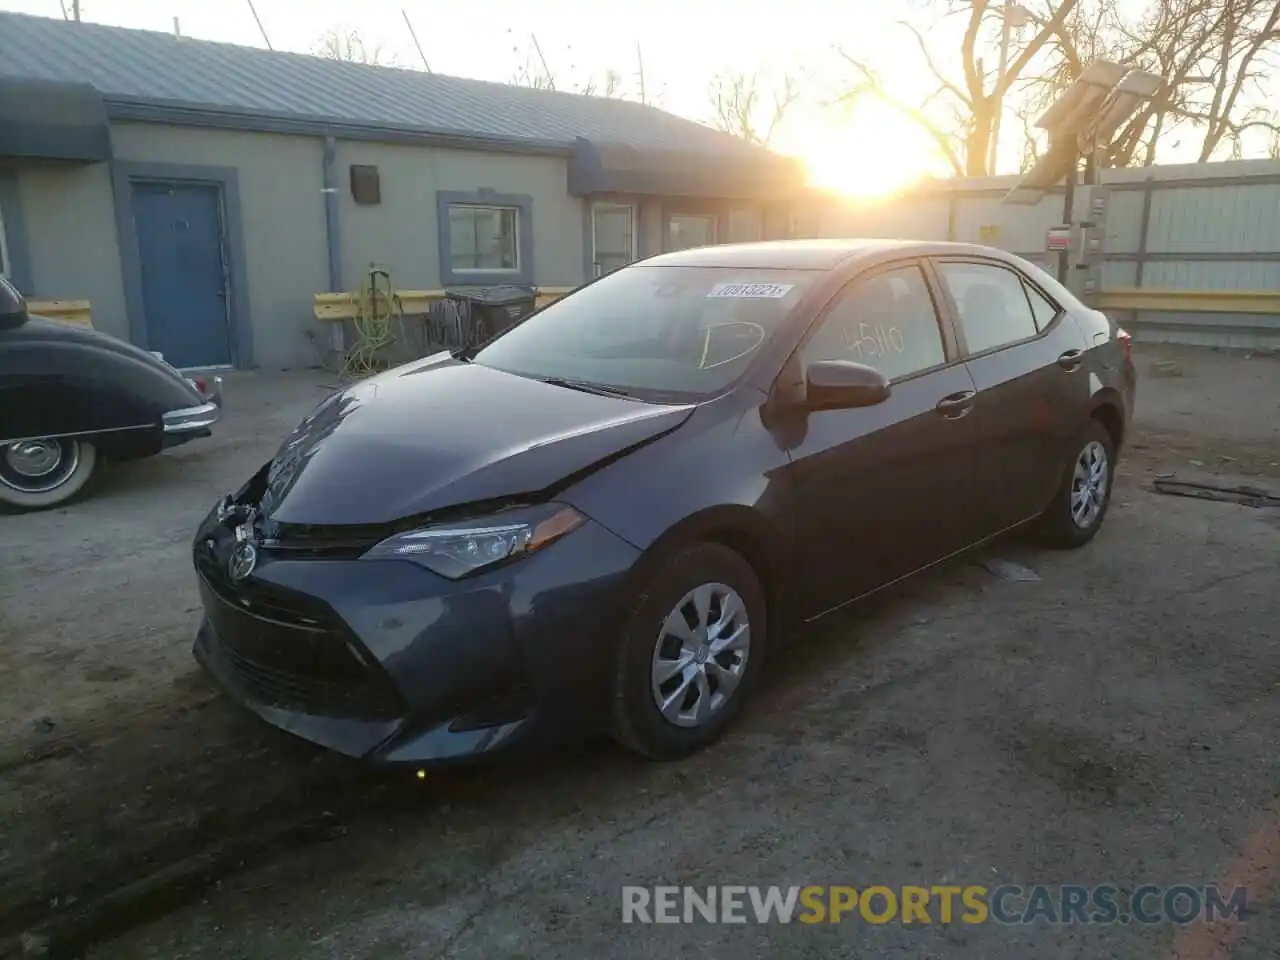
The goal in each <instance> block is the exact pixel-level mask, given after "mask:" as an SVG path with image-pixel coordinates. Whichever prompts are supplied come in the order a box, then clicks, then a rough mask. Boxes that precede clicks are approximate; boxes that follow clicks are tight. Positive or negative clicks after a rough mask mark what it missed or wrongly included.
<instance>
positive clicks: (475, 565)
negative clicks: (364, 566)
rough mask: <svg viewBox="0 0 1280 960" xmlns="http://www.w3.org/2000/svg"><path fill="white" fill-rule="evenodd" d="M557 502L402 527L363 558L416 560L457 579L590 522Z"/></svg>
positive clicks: (549, 542) (515, 555)
mask: <svg viewBox="0 0 1280 960" xmlns="http://www.w3.org/2000/svg"><path fill="white" fill-rule="evenodd" d="M553 508H554V509H553V511H552V512H551V513H550V515H548V516H545V517H543V518H541V519H530V520H527V521H513V522H510V523H498V522H495V521H496V520H497V518H493V519H492V520H490V521H484V520H478V521H476V522H475V523H473V524H471V523H468V524H454V525H450V526H447V527H445V526H440V527H424V528H423V529H421V530H410V531H409V532H407V533H398V534H396V535H395V536H394V537H388V538H387V539H386V540H383V541H382V542H381V543H379V544H377V545H376V546H374V547H373V548H371V549H370V550H369V552H368V553H366V554H365V555H364V558H363V559H365V560H412V561H413V562H414V563H418V564H421V565H422V566H424V567H426V568H427V569H428V570H430V571H432V572H433V573H438V574H440V576H442V577H448V578H449V579H450V580H457V579H458V578H459V577H465V576H466V575H467V574H469V573H475V572H476V571H478V570H483V569H485V568H486V567H491V566H493V565H494V564H498V563H502V562H503V561H506V560H511V559H513V558H515V557H520V556H524V555H525V554H529V553H533V552H535V551H537V550H541V549H542V548H543V547H546V546H548V545H550V544H552V543H554V542H555V541H557V540H559V539H560V538H561V537H563V536H565V535H566V534H568V533H572V532H573V531H574V530H576V529H577V528H578V527H580V526H581V525H582V524H583V523H584V522H585V518H584V517H583V516H582V514H580V513H578V511H576V510H574V509H573V508H572V507H565V506H562V505H560V504H554V505H553Z"/></svg>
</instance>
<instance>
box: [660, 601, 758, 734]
mask: <svg viewBox="0 0 1280 960" xmlns="http://www.w3.org/2000/svg"><path fill="white" fill-rule="evenodd" d="M750 654H751V623H750V620H749V618H748V616H747V605H746V603H744V602H743V599H742V597H741V596H739V595H738V593H737V591H736V590H734V589H733V588H732V587H728V586H726V585H725V584H723V583H704V584H702V585H701V586H698V587H695V588H694V589H692V590H690V591H689V592H688V593H686V594H685V595H684V597H683V598H681V600H680V602H679V603H677V604H676V605H675V607H674V608H673V609H672V610H671V612H670V613H668V614H667V617H666V619H665V620H664V621H663V623H662V628H661V629H660V630H659V632H658V639H657V642H656V643H655V645H654V648H653V662H652V667H651V689H652V692H653V702H654V704H655V705H656V706H657V708H658V711H659V712H660V713H661V714H662V716H663V718H664V719H665V720H666V721H667V722H668V723H671V724H673V725H675V726H677V727H698V726H702V725H703V724H704V723H706V722H707V721H708V720H709V719H710V718H711V717H713V716H715V715H716V714H718V713H719V712H720V711H721V710H723V709H724V707H725V705H726V704H727V703H728V702H729V700H730V699H731V698H732V697H733V695H734V692H735V691H736V690H737V688H738V684H739V682H740V681H741V680H742V676H743V671H744V670H745V669H746V666H747V659H748V657H749V656H750Z"/></svg>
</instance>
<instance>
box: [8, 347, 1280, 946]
mask: <svg viewBox="0 0 1280 960" xmlns="http://www.w3.org/2000/svg"><path fill="white" fill-rule="evenodd" d="M1138 360H1139V367H1140V372H1141V374H1142V375H1143V376H1142V383H1141V386H1140V397H1139V418H1138V423H1137V425H1136V427H1135V430H1134V434H1133V447H1132V449H1131V451H1130V453H1129V457H1128V459H1127V461H1126V462H1125V463H1124V464H1123V465H1122V469H1121V471H1120V476H1119V480H1118V482H1117V487H1116V495H1115V496H1116V499H1115V503H1114V505H1113V509H1112V513H1111V514H1110V517H1109V519H1108V525H1107V527H1106V529H1105V530H1104V531H1103V532H1102V534H1101V535H1100V536H1099V537H1098V539H1097V540H1096V541H1095V543H1094V544H1093V545H1092V546H1091V547H1090V548H1088V549H1086V550H1083V551H1078V552H1072V553H1049V552H1044V551H1041V550H1040V549H1039V548H1037V547H1035V546H1033V545H1031V544H1029V543H1025V542H1022V541H1019V540H1013V541H1010V542H1007V543H1001V544H999V545H998V546H997V547H996V548H995V549H994V553H995V554H997V555H999V556H1002V557H1005V558H1009V559H1015V560H1018V561H1020V562H1022V563H1024V564H1027V565H1028V566H1030V567H1032V568H1033V569H1034V570H1036V571H1037V572H1038V573H1039V575H1040V577H1041V579H1040V581H1039V582H1035V583H1015V582H1007V581H1003V580H999V579H997V578H995V577H994V576H992V575H991V574H989V573H987V572H986V571H985V570H983V569H981V568H980V567H978V566H976V565H975V564H973V563H972V562H965V563H960V564H953V565H951V566H950V567H947V568H945V569H942V570H939V571H937V572H935V573H933V574H930V575H929V576H927V577H924V578H921V579H919V580H918V581H916V582H915V583H912V584H908V585H904V586H903V587H902V588H900V589H898V590H896V591H895V592H894V593H893V594H892V595H890V596H886V597H884V598H882V599H880V600H878V601H877V602H875V603H874V604H870V605H866V606H864V607H863V608H862V609H860V610H858V611H856V612H855V613H854V614H852V615H850V616H848V617H845V618H844V619H842V620H841V621H840V622H838V623H833V624H830V625H829V626H828V627H827V628H826V629H824V630H823V631H822V633H821V634H819V635H817V636H815V637H813V638H812V639H809V640H808V641H806V642H805V643H803V644H802V645H799V646H797V647H795V648H793V649H792V650H791V651H790V652H788V653H787V654H786V656H785V657H784V658H782V659H780V660H779V661H778V662H777V664H776V665H775V669H774V670H773V671H772V673H771V676H770V677H769V679H768V682H767V683H766V684H765V685H764V686H763V687H762V688H761V689H760V691H759V694H758V699H757V700H756V702H755V703H754V704H753V709H752V710H750V711H749V713H748V715H747V716H746V717H745V718H744V723H743V724H742V725H741V727H740V728H739V729H738V730H737V731H736V732H735V733H733V734H732V735H731V736H730V737H728V738H727V739H726V740H725V741H724V742H723V743H722V744H721V745H720V746H719V747H717V748H716V749H715V750H713V751H711V752H709V753H707V754H704V755H702V756H699V757H696V758H693V759H691V760H689V761H687V762H685V763H682V764H679V765H650V764H644V763H640V762H637V761H634V760H632V759H631V758H629V757H627V756H625V755H623V754H622V753H620V752H619V751H617V750H615V749H613V748H611V747H609V746H607V745H599V746H592V747H589V748H586V749H584V750H581V751H577V752H572V753H565V754H563V755H559V756H556V757H553V758H550V759H544V760H542V761H540V762H538V763H536V764H511V765H505V766H501V767H493V768H483V769H478V770H470V771H458V772H451V773H448V774H433V775H431V776H430V777H429V778H428V779H427V780H426V781H425V782H423V783H421V784H418V783H413V784H410V785H404V784H399V783H396V784H390V785H389V784H385V783H382V782H377V783H373V782H365V781H364V780H360V779H355V780H353V779H352V777H353V774H352V771H351V770H350V768H349V767H348V766H347V765H345V764H344V763H341V762H339V761H337V760H335V759H334V758H331V757H327V756H323V755H317V754H315V753H314V752H313V751H311V750H309V749H306V748H304V747H302V746H300V745H298V744H296V743H294V742H292V741H288V740H287V739H286V738H284V737H282V736H278V735H276V734H274V733H273V732H272V731H270V730H266V729H263V728H262V727H261V726H260V725H259V724H257V723H255V722H253V721H252V720H250V719H248V718H246V717H244V716H242V715H241V714H240V713H239V712H238V711H236V710H234V709H232V708H230V707H229V706H228V705H227V704H225V703H224V702H223V701H222V700H221V699H219V698H217V697H215V696H214V695H213V694H212V692H211V691H210V689H209V687H208V685H207V684H206V683H204V681H203V680H202V679H201V678H200V676H199V674H198V673H196V672H195V670H194V667H193V663H192V661H191V658H190V652H189V648H190V639H191V633H192V630H193V628H194V623H195V616H196V613H195V611H196V609H197V597H196V591H195V588H194V584H193V582H192V577H191V574H190V568H189V562H188V560H187V549H188V547H187V543H188V539H189V537H190V534H191V532H192V529H193V527H194V524H195V522H196V521H197V520H198V518H199V516H200V515H201V514H202V512H203V511H204V510H205V509H207V507H208V506H209V504H210V503H211V502H212V501H213V499H214V498H215V497H216V496H217V495H218V494H220V493H221V492H223V491H225V490H227V489H230V488H232V487H234V486H236V485H238V483H239V482H240V481H241V480H242V479H243V478H244V477H245V476H247V475H248V473H249V472H250V471H251V470H252V469H253V468H254V467H256V466H257V465H258V464H259V463H260V462H261V461H262V460H264V459H265V458H266V457H268V456H269V455H270V454H271V452H272V451H273V450H274V448H275V446H276V445H277V444H278V443H279V440H280V438H281V437H282V436H283V435H284V433H285V432H286V431H287V429H288V428H289V427H290V426H291V425H292V424H293V423H294V422H295V421H296V420H297V419H298V418H299V417H300V416H301V415H302V414H303V413H304V412H305V410H306V409H307V408H309V407H310V406H311V405H312V404H313V403H314V402H316V401H317V400H318V399H319V398H320V397H321V396H322V395H323V389H324V388H325V387H326V385H327V384H328V380H327V378H325V377H324V376H323V375H320V374H318V373H296V374H287V375H280V374H274V375H270V376H265V375H264V376H258V375H241V376H237V377H235V378H233V380H232V382H231V383H230V384H229V386H228V397H229V399H228V404H229V408H228V415H227V420H226V422H225V423H224V424H223V426H222V428H221V429H220V430H219V433H218V436H217V437H216V438H214V439H213V440H212V441H204V442H201V443H194V444H191V445H190V446H188V447H186V448H183V449H181V450H177V451H173V452H171V453H169V454H166V455H164V456H162V457H159V458H156V459H154V460H150V461H144V462H142V463H138V464H134V465H130V466H128V467H127V468H123V469H121V470H119V471H117V472H116V473H115V474H114V475H112V476H111V478H110V481H109V483H107V484H105V485H104V487H103V489H102V490H100V491H99V493H98V495H97V496H96V497H95V498H93V499H91V500H87V501H85V502H83V503H81V504H78V505H76V506H75V507H74V508H69V509H66V510H59V511H53V512H50V513H45V514H40V515H29V516H21V517H4V518H0V558H3V559H2V560H0V638H3V639H2V642H0V677H2V678H3V679H2V680H0V684H2V689H3V696H2V697H0V718H2V719H3V722H2V723H0V932H3V933H12V932H15V931H17V930H20V929H25V926H26V925H29V924H31V923H34V922H36V921H37V920H38V919H40V918H41V916H42V912H43V911H47V909H48V908H50V907H58V906H65V903H66V901H67V899H68V898H69V897H71V896H75V897H80V898H87V897H90V896H92V895H93V894H95V893H98V892H102V891H105V890H109V889H111V887H112V886H113V885H115V884H116V883H118V882H119V881H120V880H121V879H122V878H127V877H130V876H133V875H136V874H139V873H142V872H145V871H146V870H147V869H148V868H149V867H152V866H156V865H160V864H162V863H164V862H166V861H167V860H170V859H173V858H175V857H179V856H182V855H185V854H188V853H190V852H192V851H193V850H198V849H201V848H202V846H203V845H207V844H208V843H210V842H214V841H217V840H219V839H221V838H224V837H226V836H228V835H230V834H234V833H236V832H237V831H240V830H241V829H242V827H243V825H244V824H245V823H252V822H254V821H255V820H256V819H258V814H257V811H259V810H260V809H262V808H263V807H264V806H265V807H267V808H269V809H281V810H286V811H287V810H289V809H291V808H292V805H307V806H308V808H309V809H314V808H315V805H316V804H317V803H320V804H321V805H322V806H323V801H324V800H326V799H327V798H328V797H330V796H333V797H334V798H335V808H336V805H337V804H336V798H338V797H339V796H341V798H342V807H343V809H342V811H341V813H339V814H338V815H336V816H335V817H334V818H333V823H332V825H331V827H330V828H329V829H324V830H320V831H312V832H310V833H309V834H308V835H307V836H306V838H305V839H303V840H299V841H298V843H296V844H294V845H293V846H292V847H289V848H287V849H284V850H282V851H276V852H275V854H274V855H273V856H271V857H270V858H268V859H265V860H258V861H255V862H253V863H250V864H247V865H246V868H245V869H244V870H242V871H239V872H236V873H234V874H232V875H229V876H226V877H225V878H224V879H223V880H222V881H221V882H220V883H219V884H218V885H217V886H216V887H215V888H213V889H211V890H209V891H207V892H206V894H205V899H204V900H203V901H201V902H198V903H194V904H192V905H190V906H188V907H185V908H183V909H179V910H176V911H174V912H172V913H171V914H169V915H168V916H165V917H163V918H161V919H160V920H158V921H156V922H154V923H152V924H150V925H148V926H144V927H141V928H139V929H136V930H133V931H130V932H128V933H126V934H124V935H123V936H122V937H120V938H118V939H116V940H114V941H111V942H107V943H102V944H99V945H98V946H96V947H95V948H94V949H93V950H92V951H91V954H90V955H91V956H92V957H94V958H130V960H133V958H149V957H155V958H166V960H168V958H179V957H191V958H197V957H198V958H204V957H208V958H215V957H216V958H231V957H244V958H255V960H256V958H264V960H265V958H272V960H278V958H293V957H298V958H313V957H314V958H337V957H341V958H344V960H345V958H369V960H373V958H381V957H388V958H390V957H445V956H449V957H457V958H465V957H484V958H486V960H493V958H497V957H513V958H514V957H535V956H536V957H549V956H567V957H579V956H597V957H633V956H635V957H645V956H650V955H652V956H659V955H661V956H664V957H670V956H699V957H718V956H726V957H728V956H733V957H742V956H769V957H775V956H791V955H795V956H801V955H804V956H806V957H807V956H848V955H850V954H851V953H855V952H856V953H859V954H861V953H863V952H866V953H869V954H874V955H876V956H893V957H904V958H905V957H913V958H914V957H943V956H945V957H948V958H950V957H960V958H970V957H972V958H984V960H985V958H1000V957H1010V958H1013V957H1017V958H1023V957H1026V956H1031V955H1034V956H1036V957H1038V958H1068V957H1072V958H1073V957H1077V956H1090V957H1111V956H1114V957H1124V958H1133V957H1159V958H1172V957H1173V956H1175V955H1176V956H1179V957H1181V958H1183V960H1207V958H1209V957H1218V956H1223V957H1225V956H1227V954H1226V953H1225V952H1222V951H1225V949H1226V947H1225V944H1226V943H1227V939H1228V938H1234V947H1233V950H1232V952H1231V954H1230V955H1231V956H1232V957H1236V958H1241V957H1243V958H1246V960H1252V958H1263V957H1273V956H1275V953H1274V944H1275V943H1276V942H1277V941H1280V919H1278V917H1277V913H1276V909H1275V908H1274V907H1272V906H1270V905H1269V900H1268V898H1269V897H1271V896H1272V895H1273V894H1274V893H1275V892H1276V891H1275V890H1274V889H1273V887H1274V885H1275V883H1276V881H1277V871H1280V842H1277V839H1276V835H1277V831H1278V830H1280V827H1278V826H1277V824H1280V759H1278V758H1277V751H1276V746H1277V743H1278V742H1280V725H1278V724H1277V720H1278V719H1280V697H1278V696H1277V693H1280V646H1277V644H1276V642H1275V641H1276V637H1277V631H1276V627H1275V624H1276V623H1277V622H1280V596H1278V595H1277V592H1276V590H1275V586H1276V580H1277V578H1276V569H1277V565H1278V564H1277V557H1278V556H1280V510H1270V509H1250V508H1248V507H1243V506H1238V505H1235V504H1227V503H1213V502H1203V501H1196V500H1189V499H1181V498H1175V497H1168V496H1162V495H1159V494H1156V493H1154V492H1153V491H1152V490H1151V484H1150V481H1151V479H1152V478H1153V476H1154V475H1155V474H1167V473H1171V472H1172V473H1175V474H1176V475H1177V477H1178V478H1180V479H1198V478H1204V477H1208V476H1213V475H1217V476H1219V477H1225V478H1236V477H1241V478H1248V479H1249V480H1250V481H1251V482H1253V483H1255V484H1261V485H1269V486H1270V487H1271V488H1272V490H1277V489H1280V362H1277V361H1276V360H1273V359H1267V358H1262V357H1255V358H1249V359H1246V358H1243V357H1241V356H1239V355H1226V354H1218V353H1213V352H1210V351H1203V350H1190V349H1177V348H1172V347H1160V348H1155V349H1143V350H1139V351H1138ZM1168 360H1175V361H1177V364H1178V366H1177V368H1176V372H1177V373H1178V374H1180V375H1170V374H1171V373H1172V372H1174V371H1173V369H1172V368H1170V367H1167V366H1161V367H1155V366H1153V364H1154V363H1155V362H1156V361H1168ZM353 783H354V784H355V786H354V787H352V784H353ZM362 801H367V802H362ZM1233 878H1234V879H1233ZM1240 878H1244V879H1243V880H1241V879H1240ZM1142 882H1152V883H1157V884H1163V885H1172V884H1176V883H1192V884H1200V885H1203V884H1206V883H1214V882H1222V883H1236V882H1247V883H1248V884H1249V887H1250V890H1249V896H1250V902H1251V905H1253V906H1254V907H1255V908H1256V911H1257V912H1256V913H1255V914H1254V915H1252V916H1251V917H1250V919H1249V921H1248V922H1247V923H1245V924H1242V925H1238V926H1237V927H1235V928H1232V929H1230V930H1228V931H1226V932H1221V931H1219V935H1218V936H1217V938H1216V939H1215V938H1213V937H1207V936H1205V935H1204V932H1203V931H1198V930H1197V929H1195V928H1192V929H1189V930H1182V931H1179V929H1178V928H1176V927H1175V926H1174V925H1171V924H1160V925H1156V926H1151V927H1144V926H1141V925H1136V924H1128V925H1120V924H1117V925H1112V926H1080V925H1075V926H1048V925H1044V924H1034V925H1026V926H1013V927H1010V926H1004V925H1000V924H995V923H987V924H981V925H976V926H971V925H965V924H959V923H957V924H951V925H941V924H939V925H917V926H904V925H902V924H899V923H896V922H895V923H890V924H885V925H883V926H873V925H869V924H867V923H864V922H862V921H861V920H856V919H855V920H848V921H846V922H845V923H843V924H840V925H822V926H804V925H796V924H792V925H785V926H784V925H772V926H757V925H755V924H751V925H748V926H733V925H712V924H706V923H697V924H694V925H691V926H656V927H649V928H646V929H643V930H641V929H637V928H634V927H626V926H623V925H622V924H621V922H620V913H621V909H620V908H621V895H620V889H621V887H622V886H623V885H625V884H641V885H660V884H688V885H695V886H707V885H714V884H762V885H768V884H779V885H784V886H785V885H791V884H832V885H834V884H847V885H850V886H855V887H858V888H863V887H866V886H868V885H871V884H884V885H888V886H891V887H895V886H900V885H904V884H913V885H920V886H925V887H929V886H934V885H938V884H945V883H954V884H957V885H969V884H977V885H983V886H986V887H988V888H992V887H995V886H998V885H1000V884H1002V883H1016V884H1022V885H1031V884H1034V883H1046V884H1059V883H1073V884H1081V885H1085V886H1093V885H1097V884H1106V883H1112V884H1115V885H1116V886H1119V887H1122V888H1132V887H1134V886H1136V885H1137V884H1139V883H1142ZM1215 951H1217V952H1215Z"/></svg>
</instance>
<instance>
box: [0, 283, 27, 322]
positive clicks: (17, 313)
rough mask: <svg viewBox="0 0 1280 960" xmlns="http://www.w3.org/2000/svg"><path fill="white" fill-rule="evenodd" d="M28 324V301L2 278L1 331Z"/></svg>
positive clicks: (0, 291) (0, 300)
mask: <svg viewBox="0 0 1280 960" xmlns="http://www.w3.org/2000/svg"><path fill="white" fill-rule="evenodd" d="M26 322H27V301H26V300H24V299H23V298H22V294H20V293H19V292H18V288H17V287H15V286H14V285H13V284H12V283H10V282H9V281H8V280H6V279H5V278H4V277H0V330H8V329H10V328H12V327H20V326H22V325H23V324H24V323H26Z"/></svg>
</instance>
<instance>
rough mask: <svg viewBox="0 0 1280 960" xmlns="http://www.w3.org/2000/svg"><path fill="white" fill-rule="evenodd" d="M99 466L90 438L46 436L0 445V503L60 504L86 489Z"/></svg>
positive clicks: (39, 507)
mask: <svg viewBox="0 0 1280 960" xmlns="http://www.w3.org/2000/svg"><path fill="white" fill-rule="evenodd" d="M97 467H98V450H97V448H96V447H95V446H94V445H93V444H92V443H89V442H88V441H87V440H76V439H74V438H70V437H62V438H45V439H36V440H18V441H16V442H14V443H8V444H5V445H4V446H0V506H4V507H9V508H11V509H17V510H43V509H45V508H47V507H56V506H60V505H61V504H64V503H67V502H68V501H70V500H72V499H73V498H75V497H76V496H78V495H79V494H81V493H84V492H85V490H86V489H87V488H88V486H89V481H90V480H92V479H93V477H94V474H95V473H96V472H97Z"/></svg>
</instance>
